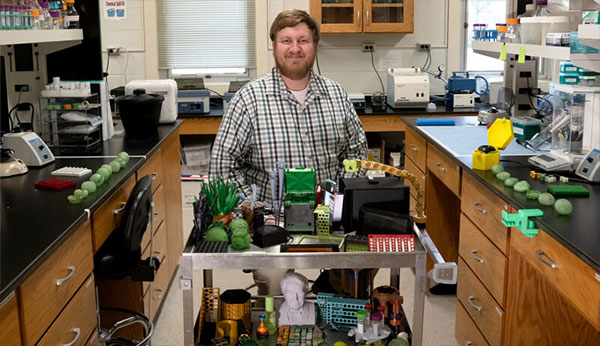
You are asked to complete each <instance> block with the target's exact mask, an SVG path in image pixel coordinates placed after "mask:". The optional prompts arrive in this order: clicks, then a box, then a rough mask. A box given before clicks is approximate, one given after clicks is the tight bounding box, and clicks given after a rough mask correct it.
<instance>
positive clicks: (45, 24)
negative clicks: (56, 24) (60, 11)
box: [38, 0, 52, 30]
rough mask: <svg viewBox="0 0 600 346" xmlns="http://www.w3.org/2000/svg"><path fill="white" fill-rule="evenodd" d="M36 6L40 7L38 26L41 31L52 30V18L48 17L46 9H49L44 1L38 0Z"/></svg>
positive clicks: (48, 13)
mask: <svg viewBox="0 0 600 346" xmlns="http://www.w3.org/2000/svg"><path fill="white" fill-rule="evenodd" d="M38 4H39V5H40V19H39V20H40V26H41V29H42V30H49V29H52V17H50V12H49V11H48V8H49V7H50V6H49V5H48V3H47V2H46V1H40V0H38Z"/></svg>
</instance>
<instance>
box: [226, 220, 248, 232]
mask: <svg viewBox="0 0 600 346" xmlns="http://www.w3.org/2000/svg"><path fill="white" fill-rule="evenodd" d="M229 228H230V229H231V232H234V233H235V232H237V231H244V232H246V233H248V230H249V229H250V227H249V226H248V222H246V220H244V219H233V220H232V221H231V223H229Z"/></svg>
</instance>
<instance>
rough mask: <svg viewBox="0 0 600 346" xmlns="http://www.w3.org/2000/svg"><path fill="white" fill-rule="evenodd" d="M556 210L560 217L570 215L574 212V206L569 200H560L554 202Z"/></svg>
mask: <svg viewBox="0 0 600 346" xmlns="http://www.w3.org/2000/svg"><path fill="white" fill-rule="evenodd" d="M554 209H555V210H556V211H557V212H558V213H559V214H560V215H569V214H571V212H573V204H571V202H569V200H568V199H564V198H559V199H557V200H556V202H554Z"/></svg>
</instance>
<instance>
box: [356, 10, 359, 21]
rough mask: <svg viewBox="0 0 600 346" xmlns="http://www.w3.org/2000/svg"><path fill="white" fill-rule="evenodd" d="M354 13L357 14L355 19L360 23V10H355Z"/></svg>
mask: <svg viewBox="0 0 600 346" xmlns="http://www.w3.org/2000/svg"><path fill="white" fill-rule="evenodd" d="M356 14H357V16H356V17H357V21H358V22H359V23H360V11H356Z"/></svg>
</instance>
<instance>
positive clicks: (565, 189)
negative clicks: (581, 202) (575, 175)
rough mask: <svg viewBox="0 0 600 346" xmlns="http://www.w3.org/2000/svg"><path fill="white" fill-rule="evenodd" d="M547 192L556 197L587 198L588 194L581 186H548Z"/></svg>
mask: <svg viewBox="0 0 600 346" xmlns="http://www.w3.org/2000/svg"><path fill="white" fill-rule="evenodd" d="M548 192H550V193H551V194H553V195H554V196H556V197H562V196H580V197H589V195H590V192H589V191H588V189H586V188H585V187H583V186H582V185H548Z"/></svg>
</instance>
